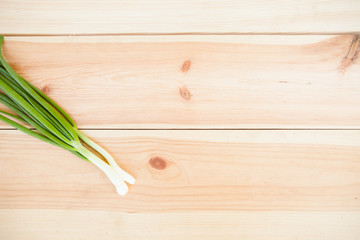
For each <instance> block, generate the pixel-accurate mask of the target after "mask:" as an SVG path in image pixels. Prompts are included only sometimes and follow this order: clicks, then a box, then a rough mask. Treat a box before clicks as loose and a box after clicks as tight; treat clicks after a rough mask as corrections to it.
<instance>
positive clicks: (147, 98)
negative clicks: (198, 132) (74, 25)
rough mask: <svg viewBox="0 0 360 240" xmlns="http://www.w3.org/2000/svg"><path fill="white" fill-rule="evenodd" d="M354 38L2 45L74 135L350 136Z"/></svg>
mask: <svg viewBox="0 0 360 240" xmlns="http://www.w3.org/2000/svg"><path fill="white" fill-rule="evenodd" d="M355 38H356V36H353V35H346V36H329V35H323V36H263V35H261V36H181V37H180V36H146V37H144V36H142V37H124V36H121V37H119V36H113V37H9V38H6V43H5V46H4V54H5V56H6V57H7V59H8V60H9V62H10V64H11V65H12V66H13V67H14V68H15V70H16V71H18V72H19V73H20V74H21V75H23V76H24V77H25V78H27V79H28V80H29V81H31V82H32V83H34V84H35V85H36V86H38V87H39V88H41V89H42V90H44V92H46V93H47V94H48V95H49V96H50V97H52V98H53V99H55V100H56V101H57V102H58V103H59V104H60V105H61V106H63V107H64V108H65V109H66V110H67V111H68V112H69V113H70V115H71V116H72V117H74V119H75V120H76V122H77V124H78V125H79V126H80V127H82V128H358V127H359V123H360V108H359V106H358V103H359V102H360V81H359V79H360V61H357V60H356V57H357V52H358V43H359V42H358V41H354V39H355ZM1 127H7V126H5V125H4V124H1ZM7 128H8V127H7Z"/></svg>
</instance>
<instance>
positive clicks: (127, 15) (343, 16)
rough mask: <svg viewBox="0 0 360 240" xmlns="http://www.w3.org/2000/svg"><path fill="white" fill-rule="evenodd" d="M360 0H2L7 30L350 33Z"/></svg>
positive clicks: (359, 19) (0, 20)
mask: <svg viewBox="0 0 360 240" xmlns="http://www.w3.org/2000/svg"><path fill="white" fill-rule="evenodd" d="M359 12H360V2H359V1H357V0H343V1H339V0H325V1H324V0H302V1H282V0H272V1H267V0H245V1H236V0H228V1H222V0H212V1H206V0H191V1H189V0H188V1H184V0H171V1H161V0H147V1H139V0H135V1H134V0H121V1H116V0H104V1H96V0H78V1H72V0H65V1H63V0H50V1H49V0H46V1H45V0H25V1H24V0H1V8H0V32H1V33H4V34H20V35H23V34H30V35H34V34H129V33H131V34H134V33H136V34H154V33H158V34H174V33H175V34H176V33H216V34H218V33H232V34H233V33H348V32H356V31H359V23H360V15H359Z"/></svg>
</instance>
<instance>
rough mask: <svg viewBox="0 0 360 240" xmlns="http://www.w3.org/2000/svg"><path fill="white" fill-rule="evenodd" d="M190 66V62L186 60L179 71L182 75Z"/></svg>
mask: <svg viewBox="0 0 360 240" xmlns="http://www.w3.org/2000/svg"><path fill="white" fill-rule="evenodd" d="M190 66H191V61H190V60H186V61H185V62H184V63H183V65H182V66H181V69H180V70H181V71H182V72H183V73H184V72H187V71H189V69H190Z"/></svg>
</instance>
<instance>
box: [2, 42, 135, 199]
mask: <svg viewBox="0 0 360 240" xmlns="http://www.w3.org/2000/svg"><path fill="white" fill-rule="evenodd" d="M3 42H4V37H3V36H0V90H1V91H0V103H2V104H3V105H5V106H6V107H7V108H8V110H10V111H2V110H0V120H1V121H3V122H5V123H6V124H9V125H10V126H12V127H14V128H17V129H18V130H20V131H22V132H24V133H26V134H28V135H30V136H33V137H35V138H38V139H40V140H42V141H44V142H47V143H50V144H53V145H55V146H58V147H61V148H63V149H66V150H68V151H70V152H71V153H73V154H75V155H76V156H78V157H80V158H82V159H84V160H86V161H89V162H91V163H93V164H95V166H97V167H98V168H100V169H101V170H102V171H103V172H104V173H105V174H106V176H107V177H108V178H109V180H110V181H111V182H112V183H113V184H114V186H115V188H116V191H117V192H118V193H119V194H120V195H122V196H124V195H125V194H126V193H127V192H128V186H127V184H126V183H125V182H127V183H129V184H134V183H135V179H134V178H133V177H132V176H131V175H130V174H128V173H127V172H125V171H124V170H122V169H121V168H120V167H119V166H118V165H117V163H116V162H115V160H114V158H113V157H112V156H111V155H110V154H109V153H108V152H107V151H106V150H105V149H104V148H102V147H101V146H100V145H98V144H97V143H95V142H94V141H92V140H91V139H90V138H88V137H87V136H86V135H85V134H83V133H82V132H80V131H79V129H78V128H77V126H76V124H75V122H74V121H73V119H72V118H71V117H70V116H69V115H68V114H67V113H66V112H65V111H64V110H63V109H62V108H61V107H60V106H59V105H57V104H56V103H55V102H54V101H53V100H52V99H50V98H49V97H48V96H46V95H45V94H44V93H43V92H42V91H40V90H39V89H38V88H36V87H35V86H34V85H32V84H31V83H30V82H28V81H26V80H25V79H24V78H22V77H21V76H20V75H19V74H17V73H16V72H15V71H14V70H13V69H12V68H11V67H10V65H9V64H8V63H7V62H6V61H5V59H4V57H3V54H2V50H1V48H2V44H3ZM94 152H97V154H94ZM98 155H99V156H98ZM103 159H105V160H106V161H104V160H103Z"/></svg>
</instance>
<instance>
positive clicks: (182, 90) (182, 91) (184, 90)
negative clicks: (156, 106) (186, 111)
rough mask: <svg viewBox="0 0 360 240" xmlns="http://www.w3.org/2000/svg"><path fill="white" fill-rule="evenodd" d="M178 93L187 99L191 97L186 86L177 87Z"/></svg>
mask: <svg viewBox="0 0 360 240" xmlns="http://www.w3.org/2000/svg"><path fill="white" fill-rule="evenodd" d="M179 93H180V96H181V97H182V98H183V99H185V100H187V101H189V100H190V99H191V92H190V91H189V89H187V87H185V86H183V87H181V88H179Z"/></svg>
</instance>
